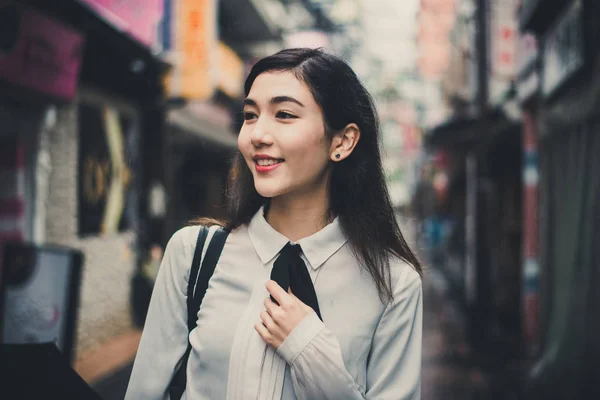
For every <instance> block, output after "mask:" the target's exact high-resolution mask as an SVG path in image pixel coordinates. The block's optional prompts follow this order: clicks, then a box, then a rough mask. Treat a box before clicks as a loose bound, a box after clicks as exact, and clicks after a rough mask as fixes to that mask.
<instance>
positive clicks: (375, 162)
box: [225, 49, 422, 301]
mask: <svg viewBox="0 0 600 400" xmlns="http://www.w3.org/2000/svg"><path fill="white" fill-rule="evenodd" d="M270 71H290V72H293V73H294V74H295V76H296V77H297V78H298V79H299V80H301V81H302V82H304V83H305V84H306V85H307V86H308V87H309V89H310V91H311V93H312V95H313V96H314V98H315V100H316V102H317V104H318V105H319V106H320V107H321V109H322V110H323V116H324V124H325V132H326V135H327V136H328V138H329V139H331V138H332V137H333V135H334V134H335V133H336V132H339V131H340V130H342V129H343V128H345V127H346V126H347V125H348V124H350V123H355V124H356V125H357V126H358V128H359V129H360V140H359V141H358V144H357V145H356V148H355V149H354V151H353V152H352V154H351V155H350V156H349V157H347V158H346V159H345V160H343V161H341V162H336V163H333V162H332V165H331V168H332V173H331V183H330V186H329V187H330V192H329V200H330V207H331V209H330V213H331V214H332V215H336V216H338V217H339V220H340V223H341V227H342V229H343V231H344V233H345V235H346V236H347V237H348V239H349V243H350V245H351V246H352V249H353V251H354V253H355V255H356V257H357V258H358V260H359V262H360V264H361V265H362V266H363V267H364V268H366V269H367V271H368V272H369V274H370V275H371V277H372V278H373V281H374V282H375V285H376V287H377V291H378V293H379V297H380V298H381V300H382V301H386V300H388V301H389V300H392V299H393V289H392V282H391V274H390V262H389V259H390V255H395V256H397V257H399V258H401V259H403V260H405V261H406V262H408V263H409V264H410V265H412V267H413V268H414V269H415V270H416V271H417V272H418V273H419V274H421V272H422V270H421V264H420V262H419V260H418V259H417V257H416V256H415V254H414V253H413V252H412V251H411V249H410V248H409V246H408V244H407V243H406V240H404V237H403V236H402V233H401V232H400V227H399V226H398V223H397V221H396V218H395V216H394V211H393V208H392V203H391V201H390V196H389V193H388V190H387V186H386V183H385V178H384V172H383V166H382V163H381V154H380V150H379V117H378V116H377V111H376V109H375V106H374V103H373V100H372V98H371V96H370V95H369V93H368V91H367V90H366V89H365V87H364V86H363V85H362V84H361V82H360V81H359V79H358V77H357V76H356V74H355V73H354V72H353V71H352V69H351V68H350V67H349V66H348V64H346V63H345V62H344V61H343V60H342V59H340V58H338V57H336V56H333V55H331V54H328V53H326V52H324V51H322V50H320V49H287V50H282V51H280V52H279V53H277V54H274V55H272V56H269V57H266V58H263V59H261V60H260V61H258V62H257V63H256V64H255V65H254V66H253V67H252V70H251V71H250V74H249V75H248V78H247V79H246V82H245V86H244V89H245V92H246V95H248V93H249V92H250V88H251V87H252V84H253V83H254V80H255V79H256V77H258V76H259V75H260V74H262V73H264V72H270ZM227 197H228V202H229V203H228V206H229V215H230V219H229V221H228V222H227V223H226V224H225V227H226V228H228V229H235V228H237V227H239V226H241V225H244V224H247V223H249V222H250V220H251V219H252V217H253V216H254V215H255V214H256V212H257V211H258V210H259V209H260V207H261V206H262V205H264V204H266V203H267V202H268V199H266V198H264V197H262V196H261V195H260V194H258V192H257V191H256V189H255V187H254V179H253V177H252V172H251V171H250V169H249V168H248V166H247V165H246V163H245V161H244V159H243V157H242V156H241V154H237V155H236V158H235V160H234V163H233V167H232V169H231V173H230V178H229V183H228V188H227Z"/></svg>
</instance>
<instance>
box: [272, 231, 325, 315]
mask: <svg viewBox="0 0 600 400" xmlns="http://www.w3.org/2000/svg"><path fill="white" fill-rule="evenodd" d="M301 251H302V248H301V247H300V245H297V244H291V243H289V242H288V244H286V245H285V247H284V248H283V249H282V250H281V253H279V257H278V258H277V260H275V263H274V264H273V269H272V270H271V280H274V281H275V282H277V283H278V284H279V286H281V287H282V288H283V290H285V291H286V292H287V290H288V288H291V289H292V293H294V296H296V297H297V298H298V299H300V301H302V302H303V303H304V304H306V305H307V306H309V307H311V308H312V309H313V310H315V312H316V313H317V315H318V316H319V319H320V320H321V321H322V320H323V318H321V310H320V309H319V302H318V301H317V294H316V293H315V287H314V286H313V283H312V279H310V274H309V273H308V270H307V269H306V265H305V264H304V261H302V258H300V252H301ZM271 300H273V301H274V302H275V303H277V302H276V301H275V299H274V298H273V296H271Z"/></svg>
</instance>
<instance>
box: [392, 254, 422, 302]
mask: <svg viewBox="0 0 600 400" xmlns="http://www.w3.org/2000/svg"><path fill="white" fill-rule="evenodd" d="M390 270H391V277H392V290H393V292H394V298H396V297H397V296H402V297H405V296H407V295H411V294H414V293H416V292H420V291H421V287H422V279H421V274H419V272H417V270H415V268H414V267H413V266H412V265H411V264H409V263H408V262H406V261H405V260H403V259H401V258H400V257H396V256H392V257H390Z"/></svg>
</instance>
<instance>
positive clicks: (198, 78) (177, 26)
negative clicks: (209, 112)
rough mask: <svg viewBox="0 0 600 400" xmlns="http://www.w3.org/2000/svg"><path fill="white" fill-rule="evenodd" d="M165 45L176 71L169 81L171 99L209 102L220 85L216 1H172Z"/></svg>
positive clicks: (167, 81)
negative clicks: (178, 98) (180, 98)
mask: <svg viewBox="0 0 600 400" xmlns="http://www.w3.org/2000/svg"><path fill="white" fill-rule="evenodd" d="M166 6H168V7H170V9H169V10H167V11H166V12H165V17H166V18H167V17H168V18H170V21H164V22H163V24H164V25H163V26H165V27H167V29H165V32H164V36H165V37H164V38H163V45H164V44H167V43H168V44H169V46H170V47H166V48H165V50H166V51H167V59H168V60H169V62H170V63H171V64H172V65H173V68H172V69H171V71H170V72H169V74H168V75H167V77H166V92H167V95H168V96H170V97H183V98H186V99H189V100H207V99H209V98H210V97H211V96H212V94H213V92H214V90H215V88H216V87H217V84H218V71H217V68H218V56H217V55H218V35H217V1H216V0H179V1H168V2H167V3H166Z"/></svg>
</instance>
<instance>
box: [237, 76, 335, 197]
mask: <svg viewBox="0 0 600 400" xmlns="http://www.w3.org/2000/svg"><path fill="white" fill-rule="evenodd" d="M323 121H324V119H323V112H322V111H321V108H320V107H319V105H318V104H317V103H316V102H315V100H314V98H313V96H312V94H311V92H310V90H309V89H308V87H307V86H306V85H305V84H304V83H303V82H301V81H299V80H298V79H297V78H296V77H295V76H294V74H293V73H291V72H287V71H286V72H265V73H262V74H260V75H259V76H258V77H257V78H256V80H255V81H254V83H253V85H252V88H251V89H250V93H249V94H248V98H247V99H246V100H245V101H244V125H243V126H242V129H241V131H240V135H239V138H238V147H239V149H240V152H241V153H242V155H243V156H244V159H245V160H246V163H247V165H248V168H250V171H252V175H253V176H254V185H255V187H256V190H257V192H258V193H259V194H260V195H261V196H263V197H267V198H273V197H277V196H281V195H287V194H292V193H305V194H306V193H311V192H313V191H317V190H319V189H322V188H323V186H324V185H325V184H326V182H327V174H328V168H327V166H328V163H329V160H330V144H329V142H330V141H329V140H327V138H326V136H325V126H324V125H325V124H324V122H323Z"/></svg>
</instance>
